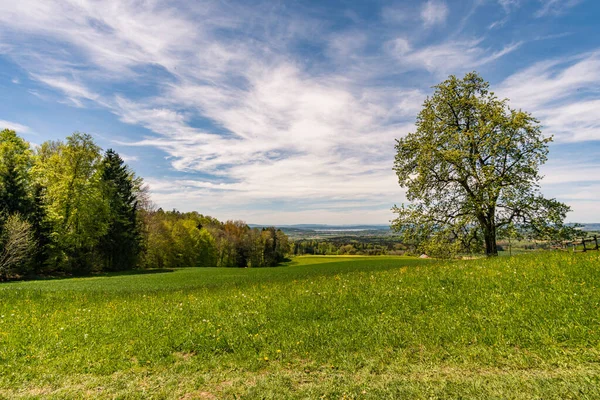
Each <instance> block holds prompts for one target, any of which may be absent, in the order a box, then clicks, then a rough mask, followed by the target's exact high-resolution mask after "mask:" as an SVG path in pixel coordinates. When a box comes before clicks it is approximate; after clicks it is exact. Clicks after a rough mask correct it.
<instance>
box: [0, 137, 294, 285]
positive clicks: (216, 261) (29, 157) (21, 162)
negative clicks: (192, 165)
mask: <svg viewBox="0 0 600 400" xmlns="http://www.w3.org/2000/svg"><path fill="white" fill-rule="evenodd" d="M290 251H291V248H290V243H289V241H288V238H287V236H286V235H285V234H284V233H283V232H282V231H280V230H276V229H275V228H264V229H262V230H261V229H258V228H250V227H249V226H248V225H246V223H244V222H242V221H228V222H226V223H222V222H220V221H218V220H216V219H215V218H211V217H208V216H203V215H201V214H198V213H196V212H190V213H180V212H178V211H176V210H173V211H170V212H164V211H163V210H160V209H159V210H154V209H153V206H152V204H151V202H150V201H149V198H148V196H147V188H146V186H145V185H144V182H143V179H142V178H140V177H138V176H136V175H135V173H134V172H133V170H132V169H130V168H129V166H127V164H125V162H124V161H123V159H122V158H121V157H120V156H119V154H117V152H115V151H113V150H111V149H109V150H107V151H106V152H105V153H104V154H103V153H102V150H101V149H100V147H99V146H98V145H97V144H96V143H95V142H94V139H93V138H92V136H90V135H88V134H85V133H79V132H76V133H74V134H72V135H71V136H68V137H67V138H66V140H65V141H48V142H45V143H42V144H41V146H39V147H37V148H36V149H35V150H34V149H32V148H31V147H30V145H29V143H27V142H26V141H25V140H23V139H22V138H20V137H19V136H18V135H17V133H16V132H15V131H12V130H8V129H5V130H2V131H0V280H4V279H13V278H18V277H26V276H30V275H49V274H61V275H64V274H73V275H75V274H87V273H93V272H104V271H119V270H126V269H133V268H181V267H216V266H220V267H264V266H273V265H276V264H277V263H279V262H281V261H283V259H284V258H285V256H286V255H287V254H288V253H290Z"/></svg>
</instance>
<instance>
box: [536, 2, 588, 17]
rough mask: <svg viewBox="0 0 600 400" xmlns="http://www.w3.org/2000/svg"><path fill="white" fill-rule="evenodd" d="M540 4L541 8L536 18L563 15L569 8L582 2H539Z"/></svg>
mask: <svg viewBox="0 0 600 400" xmlns="http://www.w3.org/2000/svg"><path fill="white" fill-rule="evenodd" d="M539 2H540V3H541V6H540V8H539V9H538V10H537V11H536V13H535V16H536V17H544V16H547V15H558V14H562V13H564V12H565V11H566V10H568V9H569V8H571V7H574V6H576V5H578V4H580V3H581V2H582V0H539Z"/></svg>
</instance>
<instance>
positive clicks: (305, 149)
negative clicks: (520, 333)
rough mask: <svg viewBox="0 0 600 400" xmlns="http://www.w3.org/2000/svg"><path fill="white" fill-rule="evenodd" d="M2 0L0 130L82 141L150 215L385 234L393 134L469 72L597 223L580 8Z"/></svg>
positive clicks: (598, 113)
mask: <svg viewBox="0 0 600 400" xmlns="http://www.w3.org/2000/svg"><path fill="white" fill-rule="evenodd" d="M0 4H1V5H0V102H1V104H2V106H0V125H2V127H10V128H13V129H16V130H17V131H18V132H19V133H20V134H21V135H22V136H24V137H25V138H26V139H27V140H29V141H30V142H32V143H41V142H43V141H45V140H48V139H62V138H64V137H65V136H67V135H69V134H70V133H72V132H74V131H82V132H87V133H90V134H92V135H93V136H94V137H95V138H96V140H97V142H98V143H99V144H100V145H101V146H102V147H103V148H109V147H112V148H114V149H115V150H117V151H118V152H119V153H120V154H121V155H122V156H123V157H124V158H125V159H126V161H127V162H128V163H129V164H130V165H131V166H132V167H133V168H134V169H135V170H136V172H137V173H138V174H139V175H141V176H143V177H144V178H145V180H146V182H147V183H148V184H149V186H150V190H151V193H152V199H153V201H154V202H155V203H156V204H157V205H158V206H162V207H163V208H166V209H171V208H177V209H180V210H185V211H188V210H198V211H200V212H202V213H204V214H209V215H212V216H215V217H217V218H220V219H233V218H234V219H244V220H246V221H247V222H250V223H264V224H290V223H332V224H354V223H387V222H388V221H389V220H390V219H392V218H393V214H392V213H391V211H390V208H391V206H392V205H393V204H400V203H402V202H403V201H405V197H404V192H403V190H402V189H401V188H400V187H399V186H398V184H397V178H396V176H395V174H394V172H393V170H392V165H393V157H394V139H395V138H400V137H402V136H404V135H406V133H408V132H411V131H412V130H413V129H414V121H415V116H416V114H417V113H418V112H419V110H420V107H421V104H422V102H423V100H424V99H425V98H426V96H427V95H428V94H430V93H431V91H432V89H431V86H432V85H435V84H436V83H439V82H440V81H442V80H444V79H445V78H446V77H447V76H448V75H449V74H456V75H463V74H464V73H466V72H468V71H473V70H477V71H478V72H480V73H481V75H482V76H483V77H484V78H485V79H486V80H489V81H490V83H491V85H492V89H493V90H494V91H495V92H496V93H497V94H498V95H499V96H501V97H508V98H509V99H510V101H511V103H510V104H511V106H512V107H514V108H522V109H524V110H526V111H529V112H531V113H532V114H533V115H534V116H535V117H537V118H538V119H539V120H540V121H541V123H542V125H543V127H544V133H545V134H546V135H554V138H555V141H554V143H553V144H552V146H551V151H550V158H549V161H548V163H547V164H546V165H545V166H544V167H543V173H544V174H545V176H546V177H545V179H544V181H543V184H542V190H543V192H544V194H546V195H547V196H549V197H556V198H558V199H560V200H562V201H564V202H566V203H567V204H569V205H570V206H571V207H572V209H573V212H572V213H571V214H570V215H569V220H570V221H581V222H600V215H599V214H600V212H599V210H600V24H599V23H598V20H599V18H600V2H598V1H596V0H472V1H468V0H466V1H450V0H446V1H442V0H431V1H381V2H377V1H350V0H346V1H337V2H335V1H328V2H322V1H315V2H309V1H294V2H293V1H279V2H278V1H266V2H259V1H243V2H239V3H238V2H235V1H206V2H202V1H197V2H196V1H195V2H179V3H178V2H175V1H168V2H160V1H140V0H135V1H127V0H109V1H104V2H100V1H91V0H77V1H75V0H73V1H53V0H44V1H32V0H19V1H17V2H15V1H7V0H0Z"/></svg>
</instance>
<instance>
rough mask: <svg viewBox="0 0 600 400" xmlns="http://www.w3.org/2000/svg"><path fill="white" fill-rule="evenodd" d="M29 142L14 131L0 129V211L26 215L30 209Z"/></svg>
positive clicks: (30, 156) (30, 158) (30, 155)
mask: <svg viewBox="0 0 600 400" xmlns="http://www.w3.org/2000/svg"><path fill="white" fill-rule="evenodd" d="M31 164H32V153H31V150H30V149H29V143H27V142H26V141H24V140H23V139H21V138H20V137H18V136H17V134H16V132H15V131H11V130H8V129H5V130H3V131H0V211H3V212H5V213H7V214H15V213H19V214H21V215H26V214H27V213H28V212H29V211H30V209H31V196H30V189H29V185H30V183H31V179H30V176H29V173H30V169H31Z"/></svg>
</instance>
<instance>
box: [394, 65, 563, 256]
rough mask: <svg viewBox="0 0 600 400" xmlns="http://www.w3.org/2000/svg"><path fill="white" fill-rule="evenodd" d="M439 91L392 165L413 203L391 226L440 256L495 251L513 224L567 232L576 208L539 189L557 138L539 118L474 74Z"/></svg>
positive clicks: (543, 232) (534, 231) (537, 232)
mask: <svg viewBox="0 0 600 400" xmlns="http://www.w3.org/2000/svg"><path fill="white" fill-rule="evenodd" d="M434 88H435V91H434V93H433V95H432V96H431V97H428V98H427V99H426V100H425V102H424V104H423V109H422V111H421V112H420V113H419V115H418V116H417V122H416V128H417V129H416V131H415V132H414V133H410V134H408V135H407V136H406V137H404V138H402V139H399V140H397V144H396V151H397V153H396V157H395V163H394V170H395V171H396V174H397V176H398V181H399V184H400V186H402V187H404V188H406V189H407V193H406V196H407V199H408V200H409V201H410V202H411V203H410V204H408V205H402V206H401V207H397V206H394V209H393V210H394V212H395V213H397V215H398V216H397V218H396V219H395V220H394V221H393V225H392V227H393V228H394V229H395V230H396V231H398V232H399V233H400V234H401V236H402V238H403V239H404V241H406V242H413V243H415V244H416V245H418V246H419V247H421V248H422V249H423V250H424V251H429V252H431V253H437V254H442V255H443V254H444V253H445V254H453V253H457V252H476V251H479V250H481V249H485V253H486V254H487V255H488V256H492V255H497V253H498V249H497V245H496V240H497V235H498V232H499V231H501V230H502V229H503V228H505V227H507V226H509V225H510V226H518V227H519V228H520V229H522V230H524V231H526V232H527V233H528V234H530V235H532V236H535V237H540V238H547V239H548V238H553V237H557V236H558V235H560V234H561V233H564V232H565V230H566V229H567V228H566V227H565V226H564V224H563V221H564V218H565V216H566V213H567V212H568V211H569V210H570V208H569V207H568V206H566V205H565V204H563V203H560V202H558V201H556V200H555V199H547V198H544V197H543V195H542V194H541V192H540V188H539V182H540V180H541V178H542V176H541V175H540V173H539V166H540V165H542V164H543V163H544V162H545V161H546V160H547V155H548V144H549V143H550V142H551V141H552V138H551V137H545V136H543V135H542V131H541V127H540V124H539V121H537V120H536V119H535V118H534V117H533V116H532V115H531V114H529V113H527V112H525V111H522V110H515V109H512V108H510V107H509V104H508V100H507V99H499V98H498V97H496V96H495V94H494V93H493V92H491V91H490V90H489V83H488V82H485V81H484V80H483V79H482V78H481V77H480V76H479V75H478V74H477V73H475V72H472V73H468V74H466V75H465V77H464V78H463V79H459V78H457V77H455V76H450V77H449V78H448V79H447V80H446V81H444V82H442V83H441V84H439V85H437V86H435V87H434Z"/></svg>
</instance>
